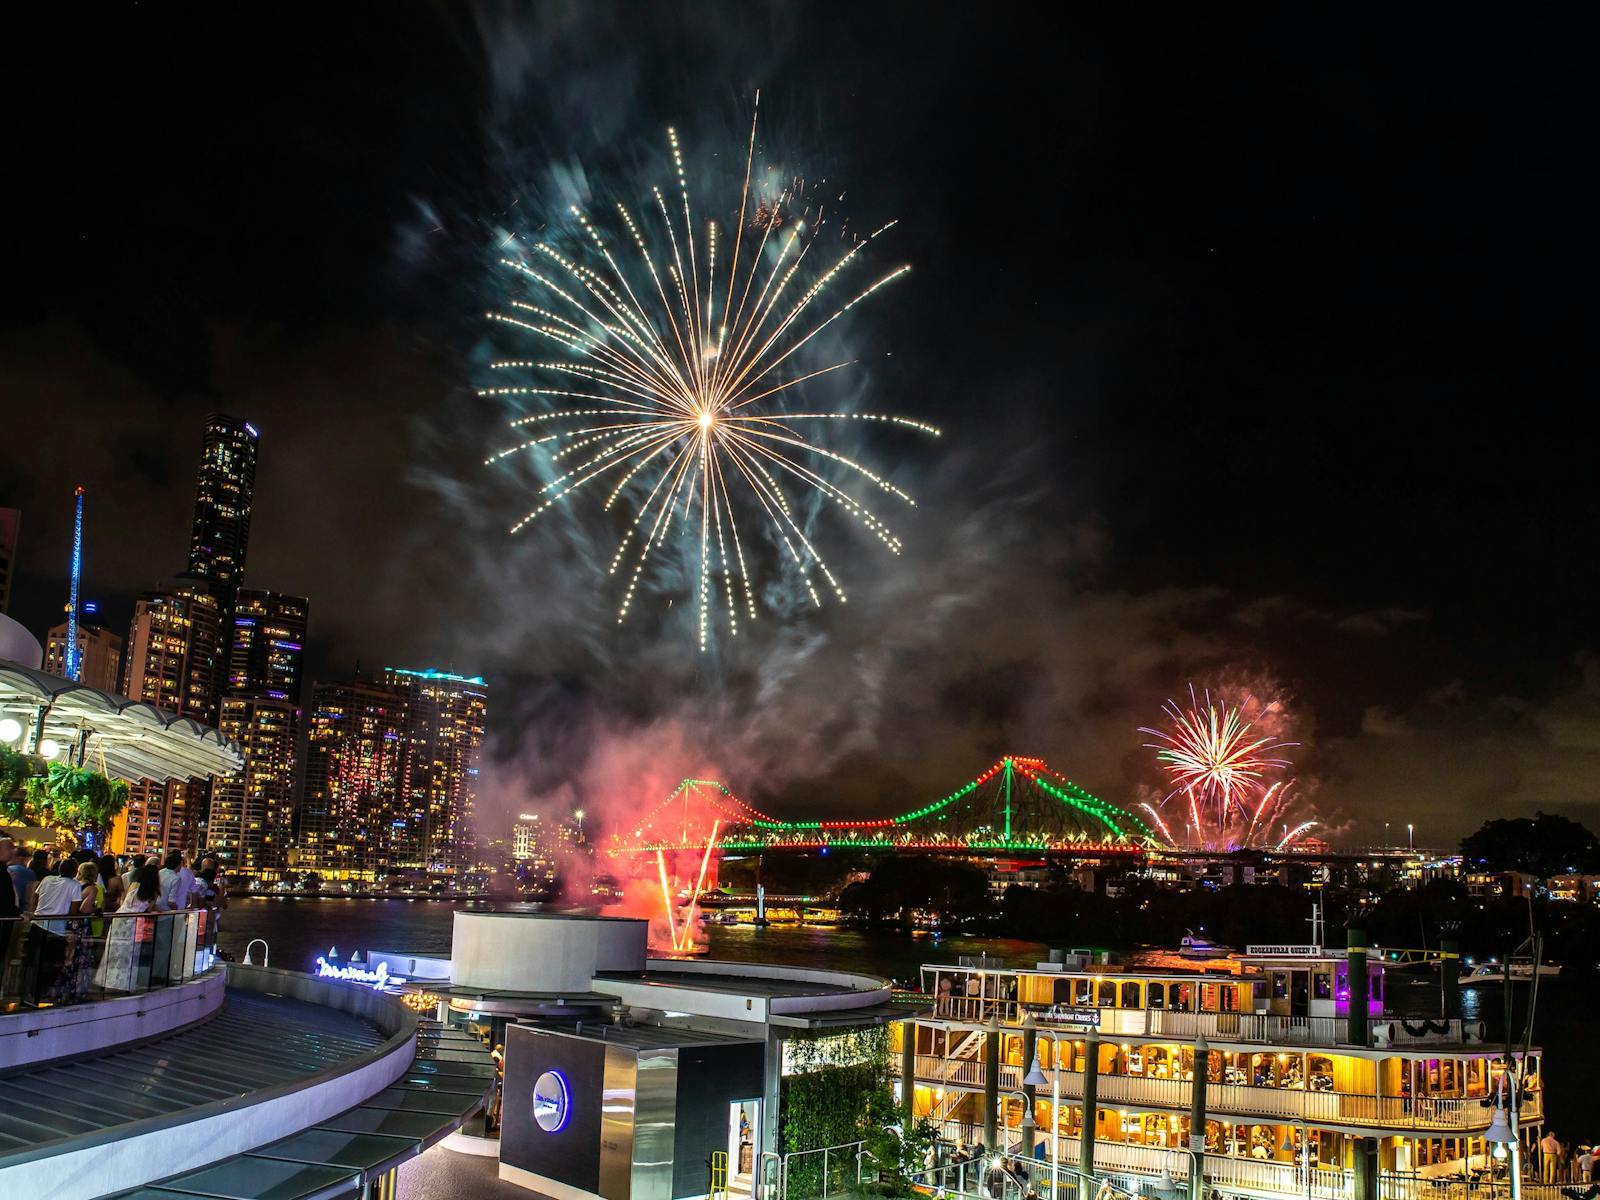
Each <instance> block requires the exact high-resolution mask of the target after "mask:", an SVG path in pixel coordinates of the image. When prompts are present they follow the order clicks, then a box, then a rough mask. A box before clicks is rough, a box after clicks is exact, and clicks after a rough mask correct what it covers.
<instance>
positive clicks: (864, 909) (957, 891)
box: [839, 854, 993, 924]
mask: <svg viewBox="0 0 1600 1200" xmlns="http://www.w3.org/2000/svg"><path fill="white" fill-rule="evenodd" d="M839 904H840V907H841V908H842V909H843V910H844V911H845V912H847V913H849V914H850V915H851V916H853V917H857V918H863V919H865V920H868V921H873V922H879V921H889V922H898V923H901V924H906V923H909V920H910V913H911V910H912V909H920V910H921V911H923V912H928V913H934V914H937V915H938V916H940V917H942V918H945V919H949V920H958V921H969V920H976V919H979V918H984V917H987V916H989V915H990V914H991V913H992V912H993V904H992V903H991V901H990V899H989V881H988V877H987V876H986V875H985V873H984V870H983V868H982V867H979V866H974V865H973V864H971V863H968V862H961V861H957V860H954V859H949V858H924V857H920V856H910V855H900V854H892V855H889V856H887V857H885V858H883V859H881V860H879V862H878V865H877V866H876V867H874V868H873V870H872V875H871V877H870V878H869V879H868V880H867V881H866V882H865V883H860V884H852V885H851V886H850V887H848V888H846V889H845V891H844V893H843V895H842V896H841V897H840V899H839Z"/></svg>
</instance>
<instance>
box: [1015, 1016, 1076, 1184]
mask: <svg viewBox="0 0 1600 1200" xmlns="http://www.w3.org/2000/svg"><path fill="white" fill-rule="evenodd" d="M1038 1036H1039V1037H1047V1038H1049V1039H1050V1044H1051V1047H1052V1050H1053V1051H1054V1053H1053V1054H1052V1058H1053V1060H1054V1063H1055V1066H1054V1068H1053V1069H1052V1070H1051V1072H1050V1078H1049V1079H1046V1078H1045V1075H1044V1071H1043V1070H1041V1069H1040V1067H1039V1048H1038V1045H1037V1043H1036V1044H1035V1045H1034V1050H1033V1062H1032V1063H1031V1064H1029V1066H1028V1073H1027V1074H1026V1075H1024V1076H1023V1077H1022V1082H1023V1083H1024V1084H1026V1085H1028V1086H1029V1087H1036V1088H1037V1087H1043V1086H1044V1085H1045V1084H1046V1083H1048V1084H1049V1085H1050V1200H1057V1198H1058V1197H1059V1196H1060V1194H1061V1191H1060V1189H1061V1034H1060V1033H1058V1032H1057V1031H1055V1030H1054V1029H1046V1030H1041V1031H1040V1032H1039V1034H1038ZM1069 1044H1070V1043H1069Z"/></svg>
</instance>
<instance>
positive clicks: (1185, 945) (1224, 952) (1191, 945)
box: [1178, 930, 1233, 958]
mask: <svg viewBox="0 0 1600 1200" xmlns="http://www.w3.org/2000/svg"><path fill="white" fill-rule="evenodd" d="M1231 953H1233V948H1232V947H1231V946H1221V945H1218V944H1217V943H1216V942H1213V941H1212V940H1211V939H1210V938H1203V937H1201V936H1199V935H1198V934H1197V933H1195V932H1194V931H1193V930H1190V931H1189V932H1188V933H1186V934H1184V935H1183V939H1182V940H1181V941H1179V943H1178V954H1179V956H1180V957H1182V958H1226V957H1227V956H1228V955H1229V954H1231Z"/></svg>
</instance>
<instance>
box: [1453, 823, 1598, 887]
mask: <svg viewBox="0 0 1600 1200" xmlns="http://www.w3.org/2000/svg"><path fill="white" fill-rule="evenodd" d="M1461 857H1462V858H1463V859H1464V860H1465V862H1466V864H1467V865H1468V866H1469V867H1473V868H1477V869H1479V870H1485V871H1525V872H1526V873H1528V874H1529V875H1533V876H1535V877H1537V878H1539V879H1548V878H1549V877H1550V876H1552V875H1562V874H1566V873H1567V872H1569V871H1579V872H1582V873H1584V874H1590V873H1593V872H1595V871H1597V870H1600V840H1596V838H1595V836H1594V834H1592V833H1590V832H1589V830H1588V829H1586V828H1584V827H1583V826H1582V825H1580V824H1578V822H1576V821H1569V820H1568V819H1567V818H1566V817H1558V816H1556V815H1554V814H1553V813H1544V812H1541V813H1539V814H1537V815H1536V816H1534V817H1533V818H1532V819H1529V818H1528V817H1515V818H1510V819H1506V818H1500V819H1496V820H1493V821H1486V822H1484V824H1483V825H1482V826H1481V827H1480V828H1479V829H1478V831H1477V832H1476V833H1473V834H1469V835H1468V836H1467V837H1465V838H1463V839H1461Z"/></svg>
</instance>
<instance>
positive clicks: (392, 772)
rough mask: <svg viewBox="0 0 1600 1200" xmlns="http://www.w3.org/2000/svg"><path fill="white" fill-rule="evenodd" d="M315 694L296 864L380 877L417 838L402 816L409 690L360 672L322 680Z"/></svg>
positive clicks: (325, 872)
mask: <svg viewBox="0 0 1600 1200" xmlns="http://www.w3.org/2000/svg"><path fill="white" fill-rule="evenodd" d="M311 697H312V698H311V707H310V709H309V713H308V717H307V726H306V769H305V788H304V792H303V795H302V799H301V805H300V811H299V812H298V814H297V818H298V830H297V836H296V840H295V850H294V853H293V855H292V856H291V857H292V863H293V865H294V866H295V867H297V868H299V869H301V870H307V871H316V872H318V873H319V874H321V875H322V876H323V877H324V878H328V879H354V880H361V881H366V882H373V881H376V880H378V879H380V878H382V876H383V875H384V873H385V872H386V871H387V870H388V869H389V868H390V866H391V865H398V864H397V863H396V862H395V859H396V858H398V857H404V856H405V853H406V852H405V844H406V843H407V842H409V841H410V840H412V839H411V836H410V835H409V832H408V830H407V829H406V828H405V820H404V818H403V817H402V816H400V815H399V804H400V799H401V791H402V785H403V781H404V779H405V777H406V772H407V768H408V763H407V760H408V758H409V755H410V750H409V747H408V745H407V741H406V731H407V727H408V725H409V723H410V720H411V713H410V705H409V697H408V696H407V694H406V693H405V692H404V691H402V690H399V689H395V688H391V687H386V686H384V685H383V684H378V683H372V682H370V681H367V680H361V679H356V680H350V681H348V682H344V683H318V684H316V685H315V686H314V687H313V688H312V692H311ZM397 826H398V827H397ZM397 843H398V844H399V845H400V847H401V850H400V852H399V854H397V853H396V850H395V847H396V845H397Z"/></svg>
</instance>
